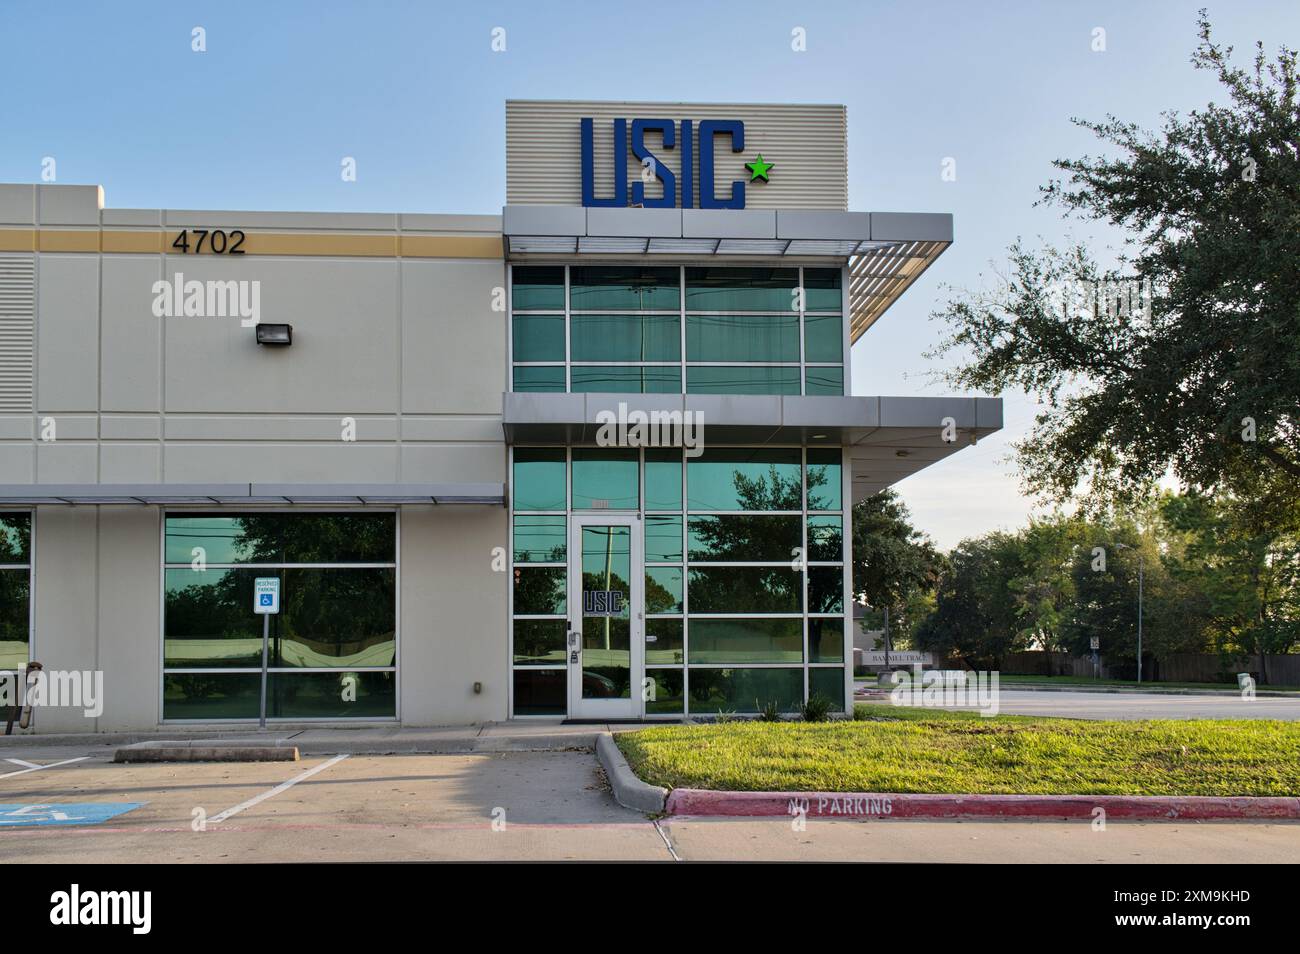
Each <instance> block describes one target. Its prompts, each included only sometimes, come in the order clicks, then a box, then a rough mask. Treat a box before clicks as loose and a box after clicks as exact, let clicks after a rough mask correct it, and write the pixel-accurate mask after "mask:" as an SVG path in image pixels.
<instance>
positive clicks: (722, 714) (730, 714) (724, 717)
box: [713, 709, 736, 725]
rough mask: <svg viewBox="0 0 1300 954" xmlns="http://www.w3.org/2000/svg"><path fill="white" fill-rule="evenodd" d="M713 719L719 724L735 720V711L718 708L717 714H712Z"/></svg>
mask: <svg viewBox="0 0 1300 954" xmlns="http://www.w3.org/2000/svg"><path fill="white" fill-rule="evenodd" d="M713 721H714V722H716V723H718V724H719V725H722V724H723V723H724V722H735V721H736V713H735V711H734V710H721V709H720V710H718V712H717V714H716V715H714V717H713Z"/></svg>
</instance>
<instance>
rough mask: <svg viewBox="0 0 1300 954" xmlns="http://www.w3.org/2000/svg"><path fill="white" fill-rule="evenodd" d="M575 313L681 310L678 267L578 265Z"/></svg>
mask: <svg viewBox="0 0 1300 954" xmlns="http://www.w3.org/2000/svg"><path fill="white" fill-rule="evenodd" d="M569 282H570V285H571V291H570V298H569V307H570V308H571V309H572V310H573V311H603V310H611V311H677V310H678V309H679V308H680V307H681V285H680V279H679V276H678V270H677V269H676V268H672V267H669V268H660V267H648V268H643V267H640V266H635V265H631V266H621V265H620V266H608V265H584V266H578V265H575V266H573V267H572V268H571V269H569Z"/></svg>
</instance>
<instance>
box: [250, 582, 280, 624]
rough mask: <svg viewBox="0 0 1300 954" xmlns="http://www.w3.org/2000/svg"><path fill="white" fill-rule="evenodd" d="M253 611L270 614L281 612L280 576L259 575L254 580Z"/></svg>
mask: <svg viewBox="0 0 1300 954" xmlns="http://www.w3.org/2000/svg"><path fill="white" fill-rule="evenodd" d="M253 612H254V613H257V614H259V615H263V616H265V615H269V614H274V613H278V612H280V578H279V577H276V576H259V577H257V579H255V580H253Z"/></svg>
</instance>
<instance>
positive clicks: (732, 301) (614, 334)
mask: <svg viewBox="0 0 1300 954" xmlns="http://www.w3.org/2000/svg"><path fill="white" fill-rule="evenodd" d="M511 310H512V314H511V349H512V362H513V389H514V390H515V391H528V392H542V391H550V392H565V391H570V392H586V391H603V392H622V393H645V394H651V393H662V394H681V393H683V392H685V393H688V394H834V395H839V394H843V393H844V363H845V346H844V319H843V291H842V288H841V270H840V269H839V268H799V267H748V268H739V267H726V266H699V267H697V266H684V267H683V266H676V265H672V266H643V265H573V266H563V265H515V266H513V267H512V269H511Z"/></svg>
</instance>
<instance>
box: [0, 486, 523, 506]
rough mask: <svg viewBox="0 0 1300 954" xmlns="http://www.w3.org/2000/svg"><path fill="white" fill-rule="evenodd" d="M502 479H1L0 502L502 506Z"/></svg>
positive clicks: (18, 503)
mask: <svg viewBox="0 0 1300 954" xmlns="http://www.w3.org/2000/svg"><path fill="white" fill-rule="evenodd" d="M505 502H506V491H505V485H504V484H497V483H464V484H460V483H436V484H415V483H410V484H405V483H404V484H0V504H10V505H24V506H36V505H44V504H73V505H76V504H85V505H102V504H151V505H182V504H199V505H211V506H243V505H253V504H257V505H266V504H270V505H277V504H278V505H280V506H284V505H322V504H326V505H328V504H333V505H346V506H367V505H369V506H392V505H394V504H486V505H492V506H504V505H505Z"/></svg>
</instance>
